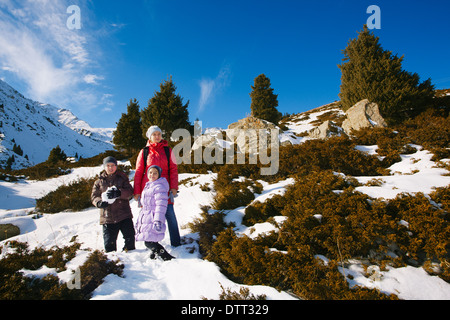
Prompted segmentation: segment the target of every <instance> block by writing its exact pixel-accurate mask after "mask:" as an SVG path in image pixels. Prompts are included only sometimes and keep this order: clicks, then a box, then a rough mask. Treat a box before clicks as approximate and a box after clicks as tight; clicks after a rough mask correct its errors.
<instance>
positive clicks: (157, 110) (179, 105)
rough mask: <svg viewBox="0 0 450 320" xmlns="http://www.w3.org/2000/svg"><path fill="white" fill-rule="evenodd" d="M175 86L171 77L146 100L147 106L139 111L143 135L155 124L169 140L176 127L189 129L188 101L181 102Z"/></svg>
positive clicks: (181, 99)
mask: <svg viewBox="0 0 450 320" xmlns="http://www.w3.org/2000/svg"><path fill="white" fill-rule="evenodd" d="M175 91H176V87H175V85H174V83H173V81H172V77H170V78H169V79H168V80H165V81H164V82H163V83H161V85H160V90H159V91H157V92H155V95H154V96H153V98H151V99H150V100H149V101H148V107H147V108H146V109H144V110H142V112H141V117H142V132H143V134H144V136H145V134H146V132H147V130H148V128H149V127H150V126H153V125H157V126H158V127H160V128H161V130H162V131H163V132H164V133H165V139H166V140H169V139H170V136H171V135H172V132H173V131H174V130H176V129H188V130H190V128H191V124H190V123H189V111H188V106H189V101H188V102H187V103H186V104H183V98H181V96H180V95H179V94H176V93H175Z"/></svg>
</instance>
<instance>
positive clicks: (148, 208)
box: [136, 165, 174, 260]
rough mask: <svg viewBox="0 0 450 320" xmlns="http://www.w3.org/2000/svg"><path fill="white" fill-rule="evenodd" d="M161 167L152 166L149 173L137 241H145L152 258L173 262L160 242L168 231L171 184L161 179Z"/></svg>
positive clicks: (142, 197)
mask: <svg viewBox="0 0 450 320" xmlns="http://www.w3.org/2000/svg"><path fill="white" fill-rule="evenodd" d="M161 172H162V169H161V168H160V167H159V166H155V165H154V166H150V167H149V168H148V171H147V176H148V179H149V181H148V182H147V183H146V184H145V187H144V190H143V192H142V196H141V204H142V209H141V212H140V214H139V217H138V219H137V222H136V241H145V246H146V247H147V248H149V249H150V250H151V254H150V258H152V259H155V258H156V257H158V256H159V257H161V258H162V259H163V260H171V259H173V258H174V257H173V256H171V255H170V254H169V253H168V252H167V251H166V250H165V249H164V248H163V246H162V245H160V244H159V243H158V242H159V241H161V240H162V239H164V234H165V231H166V211H167V204H168V199H169V183H168V182H167V180H166V178H163V177H161Z"/></svg>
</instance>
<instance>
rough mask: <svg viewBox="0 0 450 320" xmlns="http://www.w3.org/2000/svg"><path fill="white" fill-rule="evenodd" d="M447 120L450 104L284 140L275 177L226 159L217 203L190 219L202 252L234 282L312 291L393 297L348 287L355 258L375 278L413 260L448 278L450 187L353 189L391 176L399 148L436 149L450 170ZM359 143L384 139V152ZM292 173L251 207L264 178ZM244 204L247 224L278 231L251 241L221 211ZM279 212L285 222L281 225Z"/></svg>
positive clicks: (316, 295)
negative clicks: (375, 125)
mask: <svg viewBox="0 0 450 320" xmlns="http://www.w3.org/2000/svg"><path fill="white" fill-rule="evenodd" d="M299 116H300V117H301V116H302V115H299ZM449 128H450V119H449V117H448V109H429V110H428V111H426V112H424V113H422V114H421V115H419V116H417V117H416V118H413V119H411V120H409V121H406V122H404V123H403V124H401V125H399V126H398V127H396V128H380V129H365V130H362V131H358V132H354V136H353V137H348V136H346V135H343V136H335V137H332V138H330V139H327V140H308V141H306V142H304V143H302V144H298V145H288V146H284V147H281V148H280V170H279V172H278V174H277V175H274V176H259V172H260V171H259V168H258V166H257V165H253V166H252V165H227V166H223V167H221V168H220V169H219V170H218V177H217V179H216V180H215V183H214V189H215V192H216V198H215V202H214V204H213V208H204V209H203V210H204V214H203V217H202V219H199V220H198V221H196V222H195V223H193V224H191V228H192V229H193V231H196V232H199V234H200V245H201V252H203V254H204V257H205V258H206V259H208V260H210V261H213V262H215V263H216V264H218V265H219V266H220V267H221V269H222V271H223V272H224V273H225V274H226V275H228V276H229V277H230V278H231V279H233V280H234V281H238V282H243V283H246V284H265V285H269V286H273V287H276V288H278V289H280V290H285V291H290V292H292V293H294V294H296V295H298V296H299V297H301V298H305V299H395V298H396V297H395V296H394V295H390V296H386V295H385V294H382V293H380V292H378V291H377V290H375V289H367V288H362V287H355V288H350V286H349V284H348V281H349V280H351V275H350V274H349V275H347V276H345V271H344V268H347V267H348V266H349V264H350V263H351V262H353V263H354V261H359V263H361V264H362V265H363V266H364V267H365V268H366V269H367V270H368V271H367V272H368V276H369V275H370V271H369V270H371V269H370V268H369V267H370V266H373V265H375V266H378V267H379V268H380V270H386V269H387V268H389V267H394V268H397V267H401V266H406V265H412V266H416V267H417V266H423V267H424V268H425V269H426V270H427V271H428V272H429V273H430V274H434V275H437V276H439V277H441V278H442V279H444V280H445V281H447V282H450V264H449V261H450V260H449V258H450V256H449V253H450V242H449V239H450V224H449V220H450V217H449V214H448V212H449V211H448V210H449V204H450V202H449V199H450V188H449V187H448V186H447V187H445V188H438V189H436V190H435V191H434V192H432V193H431V194H429V195H425V194H422V193H418V194H399V195H398V196H397V197H396V198H395V199H391V200H385V199H372V198H370V197H369V196H367V195H366V194H363V193H360V192H357V191H355V187H357V186H358V181H357V180H356V179H354V178H353V176H387V175H390V174H391V173H390V172H389V170H388V168H389V167H390V166H391V165H393V164H394V163H396V162H399V161H400V160H401V157H400V155H401V154H408V153H414V152H416V151H417V149H416V148H415V147H414V146H418V145H421V146H424V147H426V148H427V149H428V150H432V151H433V153H434V154H435V156H434V157H433V159H434V160H435V161H436V166H446V167H447V169H448V162H438V160H440V159H444V158H448V150H449V149H448V146H449V138H450V132H449ZM356 145H377V146H378V149H377V155H368V154H365V153H363V152H360V151H358V150H357V149H355V147H356ZM446 163H447V164H446ZM192 170H193V171H195V167H192ZM242 177H245V179H243V178H242ZM288 177H293V178H295V183H294V184H293V185H292V186H290V187H288V189H287V191H286V193H285V194H284V195H276V196H274V197H272V198H269V199H268V200H266V201H265V202H264V203H260V202H254V203H252V204H251V205H249V204H250V202H251V201H252V200H253V199H254V196H253V194H254V192H257V191H255V190H256V189H257V188H256V189H255V187H257V183H258V182H257V181H258V180H265V181H270V182H273V181H278V180H282V179H286V178H288ZM237 178H240V179H237ZM372 183H379V182H377V181H376V180H375V181H373V182H372ZM227 200H228V201H227ZM239 206H247V207H246V209H245V216H244V219H243V223H244V224H245V225H247V226H252V225H254V224H255V223H262V222H267V221H268V222H272V223H273V224H275V225H276V226H277V227H278V228H279V231H277V232H276V231H273V232H271V233H269V234H266V235H260V236H258V237H256V238H253V239H252V238H249V237H248V236H245V235H241V234H236V232H235V231H234V229H233V225H226V224H225V223H224V217H225V216H226V214H227V212H228V211H229V210H231V209H234V208H236V207H239ZM275 216H285V217H287V220H286V221H285V222H284V223H283V224H281V225H278V224H277V223H276V222H275V220H274V219H273V217H275ZM321 257H326V258H321Z"/></svg>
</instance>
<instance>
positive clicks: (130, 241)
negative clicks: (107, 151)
mask: <svg viewBox="0 0 450 320" xmlns="http://www.w3.org/2000/svg"><path fill="white" fill-rule="evenodd" d="M103 167H104V169H105V170H104V171H103V172H102V173H100V178H99V179H98V180H97V181H95V183H94V186H93V187H92V193H91V201H92V204H93V205H94V206H96V207H97V208H99V209H100V224H101V225H102V226H103V241H104V245H105V251H106V252H111V251H116V250H117V244H116V242H117V236H118V235H119V231H120V232H122V235H123V238H124V240H125V246H124V248H123V250H125V251H129V250H134V249H135V239H134V236H135V232H134V226H133V214H132V213H131V207H130V199H131V198H132V197H133V186H132V185H131V184H130V181H129V179H128V176H127V175H126V174H125V173H124V172H122V171H120V170H117V160H116V159H115V158H113V157H106V158H105V159H103Z"/></svg>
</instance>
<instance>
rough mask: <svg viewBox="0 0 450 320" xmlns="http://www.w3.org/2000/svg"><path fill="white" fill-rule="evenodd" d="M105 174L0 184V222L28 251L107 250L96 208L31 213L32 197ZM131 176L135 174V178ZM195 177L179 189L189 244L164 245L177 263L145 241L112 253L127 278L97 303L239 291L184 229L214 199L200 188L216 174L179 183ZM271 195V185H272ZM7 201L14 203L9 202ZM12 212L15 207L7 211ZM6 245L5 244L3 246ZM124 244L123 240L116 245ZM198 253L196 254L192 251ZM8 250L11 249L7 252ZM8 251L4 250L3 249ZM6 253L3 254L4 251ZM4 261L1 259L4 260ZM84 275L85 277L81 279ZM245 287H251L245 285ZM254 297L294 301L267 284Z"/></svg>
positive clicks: (64, 276) (111, 279) (86, 171)
mask: <svg viewBox="0 0 450 320" xmlns="http://www.w3.org/2000/svg"><path fill="white" fill-rule="evenodd" d="M101 170H102V168H101V167H95V168H79V169H76V170H74V172H73V173H71V174H70V175H68V176H66V177H59V178H55V179H50V180H47V181H45V182H36V181H22V182H17V183H8V182H0V190H1V197H2V198H1V199H0V223H1V224H3V223H12V224H15V225H17V226H19V228H20V229H21V233H22V234H21V235H20V236H17V237H15V238H13V239H15V240H18V241H22V242H27V243H28V244H29V246H30V248H34V247H37V246H45V247H51V246H54V245H58V246H64V245H69V241H70V240H71V238H72V237H73V236H77V240H78V241H79V242H81V243H82V249H86V248H89V250H95V249H100V250H102V249H103V238H102V229H101V226H100V225H99V223H98V219H99V215H98V209H96V208H92V209H87V210H84V211H82V212H63V213H58V214H54V215H47V214H45V215H44V216H43V217H42V218H40V219H33V216H32V215H29V213H30V212H32V211H33V206H34V199H35V198H39V197H41V196H42V195H43V190H46V191H51V190H54V189H55V188H56V187H57V186H58V185H61V184H65V183H69V182H70V181H74V180H77V179H79V178H80V177H92V176H95V175H96V174H98V173H99V172H100V171H101ZM132 175H133V173H132V174H131V176H132ZM189 177H194V179H193V180H192V182H193V183H194V184H195V185H194V186H184V185H181V186H180V195H179V196H178V197H177V198H176V202H175V212H176V215H177V219H178V223H179V226H180V233H181V236H182V237H184V238H185V239H186V240H187V244H185V245H183V246H181V247H178V248H175V249H174V248H172V247H171V246H170V241H169V236H168V234H166V237H165V239H164V240H163V241H162V242H161V244H162V245H163V246H164V247H166V248H167V249H168V251H169V252H170V253H171V254H172V255H174V256H175V257H176V258H177V259H175V260H172V261H168V262H162V261H160V260H151V259H149V252H148V250H146V248H145V246H144V244H143V243H141V242H137V244H136V250H134V251H132V252H128V253H123V252H117V253H109V254H108V257H109V258H110V259H113V260H116V259H117V258H119V259H120V260H121V261H122V262H123V264H124V265H125V269H124V277H123V278H121V277H118V276H115V275H109V276H108V277H107V278H106V279H105V280H106V281H105V282H104V283H103V284H102V285H101V286H100V287H98V288H97V290H96V291H95V292H94V295H93V299H96V300H111V299H133V300H134V299H160V300H174V299H176V300H187V299H189V300H190V299H193V300H196V299H202V297H206V298H209V299H218V297H219V294H220V293H221V291H222V290H221V288H220V285H222V286H223V287H224V288H230V289H231V290H233V291H239V288H240V287H241V285H238V284H236V283H233V282H232V281H230V280H228V279H227V278H226V277H225V276H224V275H223V274H221V273H220V271H219V268H218V266H217V265H215V264H214V263H212V262H208V261H205V260H202V259H200V257H199V255H198V248H197V245H196V244H195V242H194V243H190V242H192V241H190V240H189V239H191V238H193V237H196V235H195V234H190V231H189V230H188V229H187V228H185V225H186V224H187V223H188V222H190V221H192V220H193V219H194V218H196V217H199V215H200V212H201V210H200V208H199V206H200V205H207V204H209V203H210V202H211V200H212V195H211V193H210V192H204V191H202V190H201V189H200V186H199V184H204V183H207V182H209V183H212V179H213V178H214V177H215V174H207V175H192V174H181V175H180V181H181V180H183V179H186V178H189ZM268 188H269V189H268V190H269V191H268V192H270V187H269V186H268ZM8 199H13V200H12V201H9V200H8ZM131 207H132V210H133V215H134V218H137V216H138V214H139V209H138V208H137V203H136V202H135V201H134V200H132V201H131ZM8 208H11V209H12V208H14V209H13V210H8ZM0 245H3V243H0ZM122 246H123V240H122V239H121V237H120V236H119V240H118V247H119V248H121V247H122ZM192 249H194V253H190V251H192ZM6 250H7V249H6ZM4 251H5V250H4ZM89 252H90V251H83V250H80V251H79V253H78V256H77V257H76V258H75V259H73V260H72V261H71V263H70V264H69V266H68V267H69V269H68V270H67V271H65V272H61V273H59V274H58V276H59V277H60V279H61V280H62V281H69V280H71V274H72V271H74V270H75V269H76V268H77V266H79V265H81V264H83V262H84V261H85V259H86V258H87V256H88V254H89ZM2 254H5V252H3V253H2ZM0 257H1V256H0ZM23 271H24V272H25V273H26V274H30V275H37V276H39V275H41V276H43V275H45V274H48V273H53V274H56V271H55V270H52V269H48V268H46V267H44V268H42V269H41V270H38V271H32V272H31V271H27V270H23ZM81 276H82V275H81ZM244 287H247V286H244ZM249 288H250V291H251V293H253V294H254V295H260V294H266V295H267V297H268V299H278V300H287V299H294V298H293V297H291V296H290V295H289V294H287V293H284V292H278V291H277V290H275V289H273V288H270V287H266V286H251V287H249Z"/></svg>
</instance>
